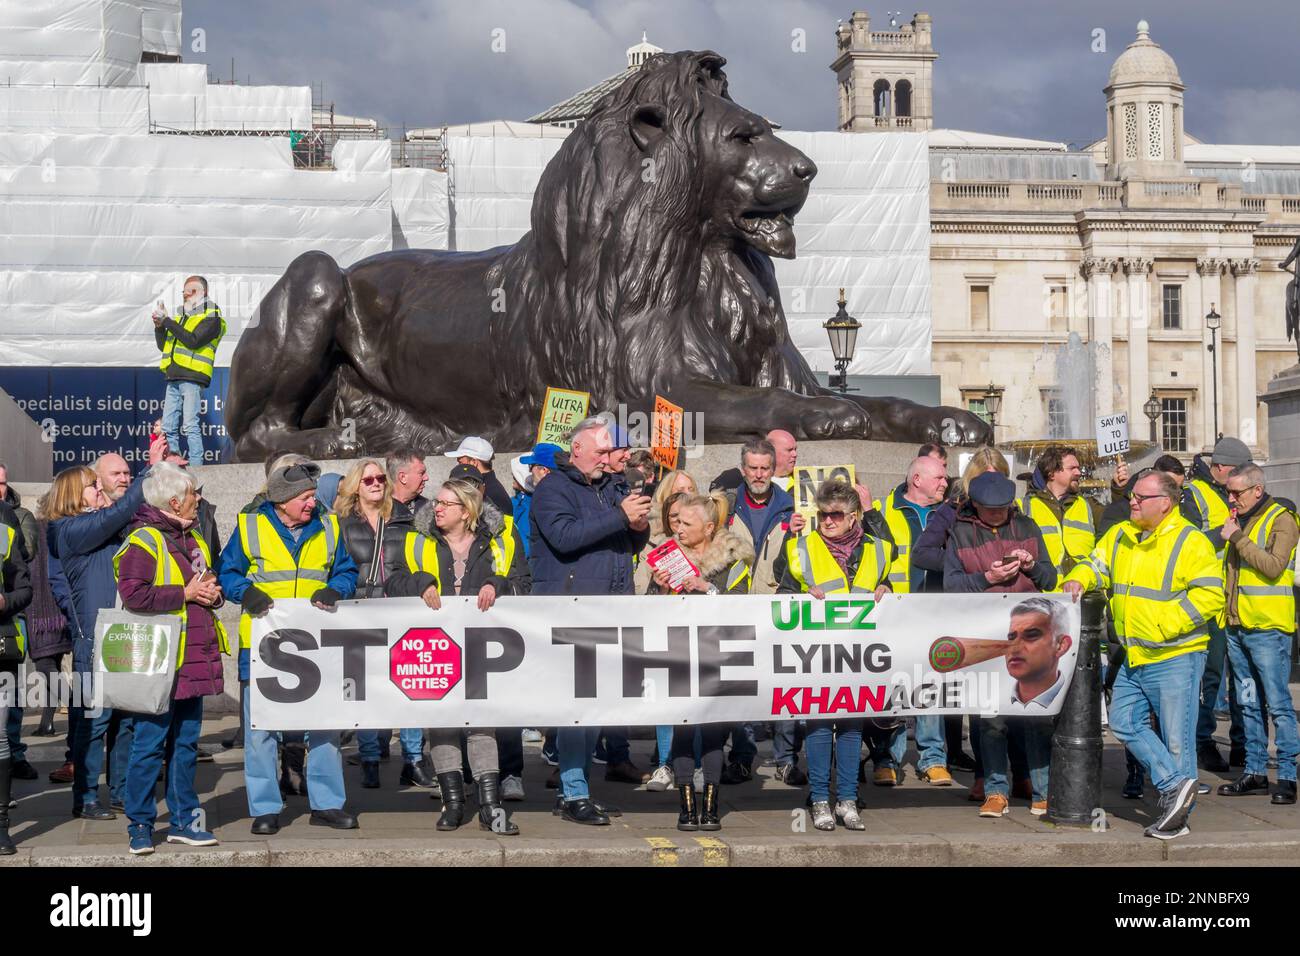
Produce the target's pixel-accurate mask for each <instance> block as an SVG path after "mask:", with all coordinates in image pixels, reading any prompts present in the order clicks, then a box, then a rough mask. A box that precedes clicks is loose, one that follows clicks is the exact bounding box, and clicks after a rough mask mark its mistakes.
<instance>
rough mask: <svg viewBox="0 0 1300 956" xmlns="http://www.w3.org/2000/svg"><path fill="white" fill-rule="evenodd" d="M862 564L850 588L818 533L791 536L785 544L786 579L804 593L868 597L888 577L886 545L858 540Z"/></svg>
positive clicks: (884, 542)
mask: <svg viewBox="0 0 1300 956" xmlns="http://www.w3.org/2000/svg"><path fill="white" fill-rule="evenodd" d="M862 541H863V544H865V545H866V547H864V548H863V549H862V560H861V561H860V562H859V563H858V570H857V573H856V574H854V575H853V583H852V585H850V584H849V583H848V582H847V581H846V580H845V579H844V571H843V570H841V568H840V566H839V564H837V563H836V561H835V558H834V557H833V556H832V555H831V552H830V548H828V547H826V542H825V541H824V540H823V539H822V536H821V532H819V531H810V532H809V533H808V534H806V535H792V536H791V537H790V539H789V540H788V541H786V543H785V560H786V563H787V564H788V566H789V568H790V576H791V577H792V578H794V579H795V580H796V581H797V582H799V586H800V587H801V588H803V589H804V590H805V591H807V590H808V589H809V588H813V587H818V588H821V589H822V591H823V592H824V593H826V594H872V593H874V592H875V590H876V588H877V587H879V586H880V585H881V584H884V583H885V581H886V580H887V578H888V577H889V567H890V564H889V542H887V541H883V540H881V539H880V538H873V537H872V536H871V535H866V536H865V537H863V539H862Z"/></svg>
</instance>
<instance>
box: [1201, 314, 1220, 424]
mask: <svg viewBox="0 0 1300 956" xmlns="http://www.w3.org/2000/svg"><path fill="white" fill-rule="evenodd" d="M1221 321H1222V319H1221V317H1220V316H1219V313H1217V312H1215V311H1214V303H1213V302H1211V303H1210V311H1209V313H1208V314H1207V315H1206V316H1205V327H1206V328H1207V329H1209V330H1210V344H1209V345H1207V346H1206V348H1208V349H1209V350H1210V377H1211V378H1212V379H1214V438H1213V439H1212V441H1218V440H1219V352H1218V349H1216V348H1215V346H1216V345H1217V344H1218V340H1219V324H1220V322H1221Z"/></svg>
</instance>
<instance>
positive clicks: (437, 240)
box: [340, 141, 451, 249]
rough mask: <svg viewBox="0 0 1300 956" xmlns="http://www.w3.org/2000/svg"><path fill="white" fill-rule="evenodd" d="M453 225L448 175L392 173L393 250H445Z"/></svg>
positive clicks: (429, 171)
mask: <svg viewBox="0 0 1300 956" xmlns="http://www.w3.org/2000/svg"><path fill="white" fill-rule="evenodd" d="M340 142H343V141H340ZM450 225H451V216H450V209H449V207H448V204H447V174H446V173H443V172H439V171H437V170H435V169H394V170H393V248H394V249H446V248H447V233H448V227H449V226H450Z"/></svg>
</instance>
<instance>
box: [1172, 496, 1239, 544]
mask: <svg viewBox="0 0 1300 956" xmlns="http://www.w3.org/2000/svg"><path fill="white" fill-rule="evenodd" d="M1187 488H1188V490H1189V491H1191V493H1192V500H1193V501H1194V502H1196V513H1197V514H1199V515H1200V516H1201V523H1200V525H1199V527H1200V530H1202V531H1210V530H1212V529H1214V528H1220V527H1222V526H1223V522H1225V521H1227V520H1228V505H1227V504H1226V503H1225V502H1224V500H1223V498H1222V497H1220V495H1219V493H1218V492H1217V491H1215V490H1214V487H1213V486H1212V485H1211V484H1210V483H1209V482H1208V481H1206V480H1205V479H1204V478H1193V479H1192V480H1191V481H1189V482H1188V483H1187ZM1175 504H1177V502H1175ZM1219 557H1220V558H1222V557H1223V549H1222V548H1220V549H1219Z"/></svg>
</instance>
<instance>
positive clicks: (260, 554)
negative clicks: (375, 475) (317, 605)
mask: <svg viewBox="0 0 1300 956" xmlns="http://www.w3.org/2000/svg"><path fill="white" fill-rule="evenodd" d="M321 524H322V526H323V527H322V529H321V530H320V531H318V532H316V533H315V534H313V535H312V536H311V538H310V539H308V540H307V541H304V542H303V543H302V547H300V548H299V549H298V560H297V562H296V563H295V562H294V560H293V555H292V554H291V553H290V552H289V549H288V548H286V547H285V546H284V542H283V541H281V540H280V535H279V532H277V531H276V530H275V525H273V524H272V523H271V519H270V518H268V517H267V516H266V515H264V514H262V513H261V512H257V511H254V512H252V513H251V514H241V515H240V516H239V524H238V526H237V533H238V534H239V546H240V547H241V548H242V549H243V551H244V557H246V558H247V559H248V571H247V573H246V574H245V575H244V576H245V577H246V578H248V580H249V581H251V582H252V583H253V584H255V585H257V588H258V590H260V591H264V592H265V593H266V596H267V597H269V598H271V599H272V600H274V599H276V598H310V597H311V596H312V595H313V594H315V593H316V592H317V591H319V590H320V589H321V588H323V587H325V586H326V585H327V584H328V583H329V579H330V572H331V571H332V570H333V567H334V554H335V552H336V550H337V548H338V542H339V519H338V518H337V517H336V516H335V515H322V516H321ZM252 634H253V618H252V615H249V614H240V615H239V646H240V647H241V648H242V647H249V646H250V644H251V640H250V639H251V637H252Z"/></svg>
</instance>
